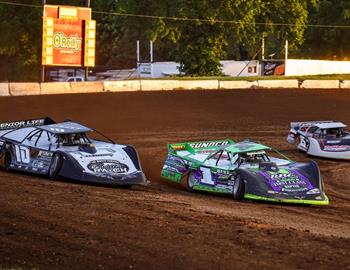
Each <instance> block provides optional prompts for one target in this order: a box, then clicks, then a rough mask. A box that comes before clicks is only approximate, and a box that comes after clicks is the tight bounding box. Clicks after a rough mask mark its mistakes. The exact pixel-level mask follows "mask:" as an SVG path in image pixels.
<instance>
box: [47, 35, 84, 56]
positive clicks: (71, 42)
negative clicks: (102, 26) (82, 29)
mask: <svg viewBox="0 0 350 270" xmlns="http://www.w3.org/2000/svg"><path fill="white" fill-rule="evenodd" d="M81 42H82V39H81V38H79V37H78V35H71V36H66V35H65V34H64V33H63V32H58V33H55V34H54V35H53V47H54V48H55V49H70V50H73V51H76V52H78V51H80V50H81Z"/></svg>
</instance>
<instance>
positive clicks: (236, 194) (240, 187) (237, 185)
mask: <svg viewBox="0 0 350 270" xmlns="http://www.w3.org/2000/svg"><path fill="white" fill-rule="evenodd" d="M244 193H245V183H244V181H243V179H242V178H241V177H240V176H238V177H237V178H236V180H235V182H234V184H233V190H232V197H233V199H234V200H237V201H241V200H242V199H243V198H244Z"/></svg>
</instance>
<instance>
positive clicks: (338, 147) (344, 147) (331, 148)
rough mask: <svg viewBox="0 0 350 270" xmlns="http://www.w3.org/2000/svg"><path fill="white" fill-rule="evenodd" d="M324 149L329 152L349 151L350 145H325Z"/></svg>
mask: <svg viewBox="0 0 350 270" xmlns="http://www.w3.org/2000/svg"><path fill="white" fill-rule="evenodd" d="M323 150H324V151H329V152H341V151H348V150H350V145H325V146H324V147H323Z"/></svg>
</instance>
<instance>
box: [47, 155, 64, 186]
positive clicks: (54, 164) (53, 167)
mask: <svg viewBox="0 0 350 270" xmlns="http://www.w3.org/2000/svg"><path fill="white" fill-rule="evenodd" d="M62 165H63V157H62V155H61V154H59V153H56V154H54V155H53V157H52V160H51V164H50V168H49V173H48V175H49V178H50V179H52V180H54V179H57V178H58V175H59V173H60V171H61V168H62Z"/></svg>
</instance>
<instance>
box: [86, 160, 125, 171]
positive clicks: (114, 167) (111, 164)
mask: <svg viewBox="0 0 350 270" xmlns="http://www.w3.org/2000/svg"><path fill="white" fill-rule="evenodd" d="M87 167H88V169H89V170H90V171H93V172H95V173H107V174H108V173H109V174H115V173H127V172H128V171H129V167H128V166H127V165H126V164H124V163H120V162H119V161H116V160H108V159H106V160H94V161H91V162H90V163H89V164H88V165H87Z"/></svg>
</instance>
